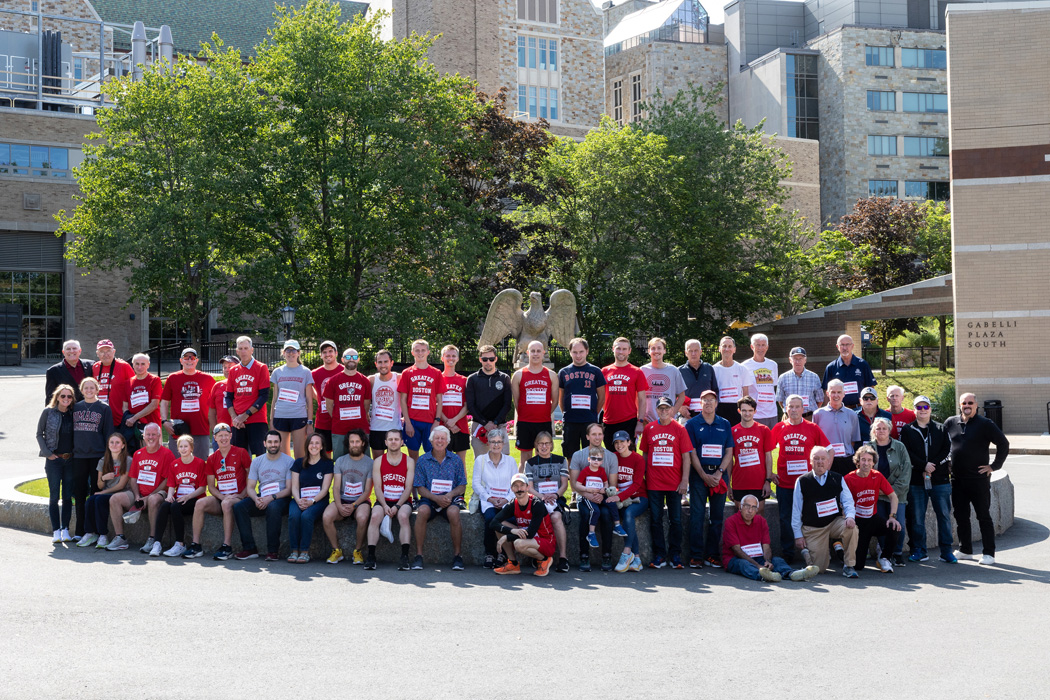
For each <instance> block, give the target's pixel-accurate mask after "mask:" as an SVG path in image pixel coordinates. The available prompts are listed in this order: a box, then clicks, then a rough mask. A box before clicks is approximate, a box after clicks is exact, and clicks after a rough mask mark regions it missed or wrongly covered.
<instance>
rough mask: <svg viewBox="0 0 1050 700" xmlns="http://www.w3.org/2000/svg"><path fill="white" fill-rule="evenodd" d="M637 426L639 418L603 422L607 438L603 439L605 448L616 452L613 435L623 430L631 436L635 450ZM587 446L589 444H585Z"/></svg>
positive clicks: (632, 446)
mask: <svg viewBox="0 0 1050 700" xmlns="http://www.w3.org/2000/svg"><path fill="white" fill-rule="evenodd" d="M637 427H638V419H637V418H631V419H630V420H625V421H620V422H619V423H603V424H602V430H603V431H605V439H604V440H603V443H604V444H605V449H607V450H609V452H616V448H615V447H613V435H615V434H616V433H617V432H618V431H620V430H623V431H625V432H626V433H627V434H628V435H630V436H631V449H632V450H633V449H634V446H635V443H636V442H637V441H636V439H635V435H634V430H635V428H637ZM586 446H587V445H586V444H584V447H586Z"/></svg>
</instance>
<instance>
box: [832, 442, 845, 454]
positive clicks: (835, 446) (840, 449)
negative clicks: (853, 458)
mask: <svg viewBox="0 0 1050 700" xmlns="http://www.w3.org/2000/svg"><path fill="white" fill-rule="evenodd" d="M830 447H831V450H832V452H834V453H835V456H836V457H845V456H846V446H845V445H843V444H842V443H841V442H833V443H831V445H830Z"/></svg>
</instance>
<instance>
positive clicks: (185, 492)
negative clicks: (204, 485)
mask: <svg viewBox="0 0 1050 700" xmlns="http://www.w3.org/2000/svg"><path fill="white" fill-rule="evenodd" d="M196 490H197V487H195V486H193V485H192V484H179V487H178V488H177V489H175V495H176V496H178V497H179V498H182V497H183V496H189V495H190V494H191V493H193V492H194V491H196Z"/></svg>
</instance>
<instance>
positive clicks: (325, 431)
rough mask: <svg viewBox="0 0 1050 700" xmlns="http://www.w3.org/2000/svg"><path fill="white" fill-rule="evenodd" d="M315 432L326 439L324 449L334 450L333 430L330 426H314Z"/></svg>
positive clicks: (326, 450) (327, 450)
mask: <svg viewBox="0 0 1050 700" xmlns="http://www.w3.org/2000/svg"><path fill="white" fill-rule="evenodd" d="M314 432H315V433H317V434H318V435H320V436H321V438H322V439H323V440H324V451H325V452H331V451H332V431H331V430H329V429H328V428H314Z"/></svg>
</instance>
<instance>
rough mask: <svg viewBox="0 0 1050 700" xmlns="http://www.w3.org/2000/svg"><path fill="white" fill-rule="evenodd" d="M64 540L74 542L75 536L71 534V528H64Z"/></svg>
mask: <svg viewBox="0 0 1050 700" xmlns="http://www.w3.org/2000/svg"><path fill="white" fill-rule="evenodd" d="M62 541H63V542H72V541H73V536H72V535H70V534H69V530H68V529H66V528H62Z"/></svg>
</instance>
